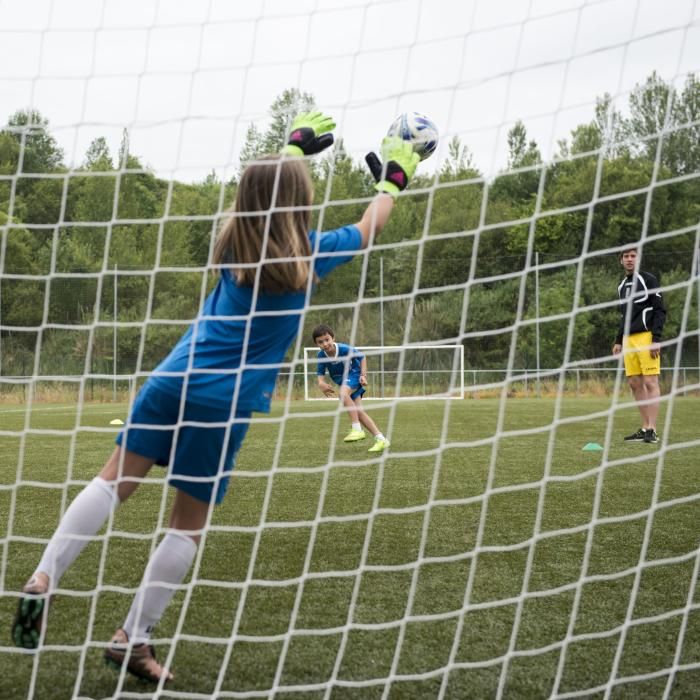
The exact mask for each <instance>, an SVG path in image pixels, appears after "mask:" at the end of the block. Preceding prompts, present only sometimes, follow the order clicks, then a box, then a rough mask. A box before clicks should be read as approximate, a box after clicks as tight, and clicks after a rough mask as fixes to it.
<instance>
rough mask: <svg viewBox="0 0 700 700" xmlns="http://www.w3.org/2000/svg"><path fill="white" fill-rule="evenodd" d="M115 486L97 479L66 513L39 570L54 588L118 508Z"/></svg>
mask: <svg viewBox="0 0 700 700" xmlns="http://www.w3.org/2000/svg"><path fill="white" fill-rule="evenodd" d="M114 486H115V484H114V482H112V481H105V480H104V479H102V478H101V477H99V476H96V477H95V478H94V479H93V480H92V481H91V482H90V483H89V484H88V485H87V486H86V487H85V488H84V489H83V490H82V491H81V492H80V493H79V494H78V495H77V496H76V498H75V499H74V500H73V502H72V503H71V504H70V506H68V510H66V512H65V513H64V514H63V517H62V518H61V522H60V523H59V524H58V528H57V529H56V532H54V534H53V537H52V538H51V540H50V541H49V544H48V545H47V546H46V549H45V550H44V554H43V556H42V557H41V561H40V562H39V566H38V567H37V569H36V570H37V571H43V572H44V573H45V574H48V576H49V579H50V581H51V587H52V588H55V587H56V586H57V585H58V582H59V580H60V579H61V576H63V574H64V573H65V571H66V569H67V568H68V567H69V566H70V565H71V564H72V563H73V562H74V561H75V559H76V557H77V556H78V554H80V552H82V551H83V548H84V547H85V545H86V544H87V543H88V542H89V538H90V537H92V536H93V535H95V534H96V533H97V532H98V530H99V529H100V528H101V527H102V526H103V525H104V523H105V521H106V520H107V518H108V517H109V514H110V513H111V512H112V511H113V510H114V509H115V508H116V507H117V506H118V505H119V498H118V497H117V493H116V490H115V488H114Z"/></svg>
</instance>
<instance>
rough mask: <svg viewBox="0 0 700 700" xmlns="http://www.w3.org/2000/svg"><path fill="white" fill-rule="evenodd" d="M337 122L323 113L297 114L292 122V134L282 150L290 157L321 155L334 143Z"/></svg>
mask: <svg viewBox="0 0 700 700" xmlns="http://www.w3.org/2000/svg"><path fill="white" fill-rule="evenodd" d="M333 129H335V122H334V121H333V119H332V118H331V117H329V116H328V115H326V114H322V113H321V112H305V113H303V114H297V116H296V117H295V118H294V121H293V122H292V132H291V134H289V141H288V142H287V145H286V146H285V147H284V148H283V149H282V153H284V154H286V155H288V156H312V155H314V154H316V153H320V152H321V151H323V150H324V149H326V148H328V147H329V146H330V145H331V144H332V143H333V134H331V133H329V132H330V131H332V130H333Z"/></svg>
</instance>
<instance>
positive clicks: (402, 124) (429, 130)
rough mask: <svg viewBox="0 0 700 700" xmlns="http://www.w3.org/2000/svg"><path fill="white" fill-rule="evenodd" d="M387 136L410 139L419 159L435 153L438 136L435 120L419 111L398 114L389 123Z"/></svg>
mask: <svg viewBox="0 0 700 700" xmlns="http://www.w3.org/2000/svg"><path fill="white" fill-rule="evenodd" d="M387 136H399V137H400V138H402V139H403V140H404V141H410V142H411V144H412V145H413V151H414V153H417V154H418V155H419V156H420V159H421V160H425V159H426V158H429V157H430V156H431V155H432V154H433V153H435V149H436V148H437V145H438V139H439V138H440V136H439V134H438V130H437V126H435V122H433V120H432V119H430V118H429V117H426V116H425V114H421V113H420V112H404V113H403V114H399V116H398V117H396V119H394V121H393V122H392V123H391V126H390V127H389V131H387Z"/></svg>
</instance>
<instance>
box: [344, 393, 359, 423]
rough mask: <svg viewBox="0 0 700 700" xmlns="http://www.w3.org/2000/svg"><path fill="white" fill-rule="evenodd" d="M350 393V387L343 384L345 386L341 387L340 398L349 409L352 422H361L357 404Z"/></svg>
mask: <svg viewBox="0 0 700 700" xmlns="http://www.w3.org/2000/svg"><path fill="white" fill-rule="evenodd" d="M350 394H352V390H351V389H350V387H349V386H346V385H345V384H343V386H341V387H340V400H341V402H342V404H343V406H345V408H346V409H347V412H348V416H349V418H350V422H351V423H359V418H358V415H357V407H356V406H355V402H354V401H353V400H352V399H351V398H350Z"/></svg>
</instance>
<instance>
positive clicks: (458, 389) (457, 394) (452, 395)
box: [303, 343, 464, 401]
mask: <svg viewBox="0 0 700 700" xmlns="http://www.w3.org/2000/svg"><path fill="white" fill-rule="evenodd" d="M357 350H359V351H360V352H363V353H364V352H373V351H375V352H376V351H377V350H379V351H398V352H403V351H404V350H458V352H459V354H458V357H459V368H458V369H453V370H452V372H453V373H459V385H458V386H455V387H454V390H452V391H450V392H446V393H440V394H430V395H429V396H420V395H416V396H363V397H362V400H363V401H435V400H441V401H444V400H446V399H447V400H449V399H463V398H464V345H462V344H461V343H460V344H455V345H363V346H362V347H357ZM303 352H304V401H334V400H337V399H335V398H334V397H327V396H311V392H310V391H309V373H310V371H311V369H310V364H311V363H313V364H316V358H315V356H314V357H312V359H311V360H309V353H311V352H313V353H314V354H315V353H317V352H318V347H317V346H315V345H313V346H306V347H304V348H303ZM376 354H377V355H379V353H376Z"/></svg>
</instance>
